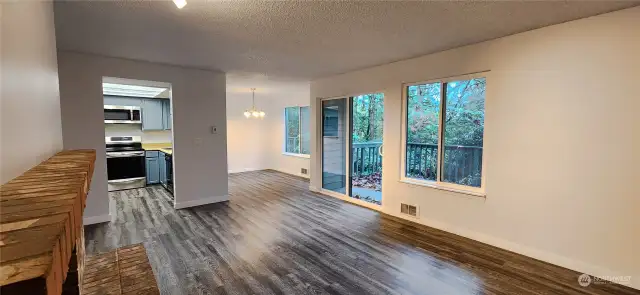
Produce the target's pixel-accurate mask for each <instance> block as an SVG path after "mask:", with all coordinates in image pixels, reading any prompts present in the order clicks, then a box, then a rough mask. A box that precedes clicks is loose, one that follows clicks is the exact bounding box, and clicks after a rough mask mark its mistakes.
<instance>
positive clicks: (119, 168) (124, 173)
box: [105, 136, 146, 191]
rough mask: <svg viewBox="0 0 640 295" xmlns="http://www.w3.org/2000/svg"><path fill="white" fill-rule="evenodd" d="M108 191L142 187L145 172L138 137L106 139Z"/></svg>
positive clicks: (142, 152) (142, 151)
mask: <svg viewBox="0 0 640 295" xmlns="http://www.w3.org/2000/svg"><path fill="white" fill-rule="evenodd" d="M105 141H106V143H107V175H108V180H109V181H108V188H109V191H117V190H123V189H132V188H140V187H144V186H145V184H146V170H145V158H144V150H143V149H142V143H141V138H140V136H114V137H106V138H105Z"/></svg>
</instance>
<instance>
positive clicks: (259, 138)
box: [227, 88, 271, 173]
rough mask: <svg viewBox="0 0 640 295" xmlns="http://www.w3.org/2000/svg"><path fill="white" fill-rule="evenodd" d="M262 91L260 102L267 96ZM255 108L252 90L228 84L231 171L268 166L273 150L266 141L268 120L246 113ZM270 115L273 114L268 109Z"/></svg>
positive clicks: (228, 130)
mask: <svg viewBox="0 0 640 295" xmlns="http://www.w3.org/2000/svg"><path fill="white" fill-rule="evenodd" d="M258 95H259V101H258V103H259V105H260V107H263V106H264V105H265V103H264V102H265V99H266V97H264V96H261V95H260V94H258ZM249 108H251V92H239V91H229V89H228V88H227V150H228V151H229V152H228V157H229V159H228V162H229V173H238V172H244V171H254V170H262V169H268V168H269V164H268V161H267V158H268V157H269V151H268V150H267V148H266V147H267V146H268V144H267V143H265V141H268V140H270V138H269V137H268V136H267V135H266V134H265V130H266V126H265V122H264V120H256V119H247V118H245V117H244V115H243V113H244V111H245V110H246V109H249ZM267 115H268V116H270V115H271V114H269V113H267Z"/></svg>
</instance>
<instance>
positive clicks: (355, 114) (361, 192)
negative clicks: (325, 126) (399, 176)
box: [349, 93, 384, 205]
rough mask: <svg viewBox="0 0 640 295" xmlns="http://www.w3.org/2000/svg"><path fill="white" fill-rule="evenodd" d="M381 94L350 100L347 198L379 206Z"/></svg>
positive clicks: (381, 129)
mask: <svg viewBox="0 0 640 295" xmlns="http://www.w3.org/2000/svg"><path fill="white" fill-rule="evenodd" d="M383 100H384V94H382V93H372V94H364V95H358V96H354V97H351V104H350V111H349V118H350V120H349V121H350V136H349V137H350V145H351V154H350V164H351V165H350V169H349V175H350V181H349V184H350V190H349V196H350V197H352V198H355V199H359V200H363V201H366V202H369V203H372V204H377V205H381V204H382V133H383V125H384V124H383V123H384V121H383V118H384V103H383Z"/></svg>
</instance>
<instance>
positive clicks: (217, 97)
mask: <svg viewBox="0 0 640 295" xmlns="http://www.w3.org/2000/svg"><path fill="white" fill-rule="evenodd" d="M58 65H59V75H60V96H61V97H60V102H61V109H62V133H63V137H64V147H65V148H69V149H72V148H92V149H96V150H97V151H98V157H97V160H96V168H95V169H96V172H95V176H94V180H93V183H92V185H91V191H90V193H89V198H88V201H87V208H86V210H85V223H97V222H104V221H108V220H109V219H110V217H109V198H108V195H107V177H106V171H107V167H106V158H105V143H104V136H105V131H104V121H103V120H104V119H103V118H104V114H103V97H102V87H101V83H102V78H103V77H118V78H127V79H136V80H147V81H158V82H166V83H171V86H172V102H171V103H172V104H173V123H174V124H173V125H174V126H173V129H172V132H173V147H174V151H173V154H174V174H175V184H174V189H175V201H176V204H175V205H176V207H178V208H183V207H189V206H195V205H201V204H206V203H211V202H214V201H220V200H226V199H227V198H228V184H227V141H226V138H227V133H226V130H227V128H226V114H225V112H226V111H225V110H226V95H225V93H226V91H225V74H224V73H222V72H214V71H206V70H198V69H191V68H185V67H174V66H168V65H161V64H155V63H149V62H140V61H133V60H126V59H119V58H110V57H103V56H97V55H91V54H82V53H76V52H66V51H59V52H58ZM211 126H216V127H217V130H218V132H217V133H216V134H211V133H210V127H211Z"/></svg>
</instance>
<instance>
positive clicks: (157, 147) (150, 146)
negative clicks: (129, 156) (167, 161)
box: [142, 142, 173, 155]
mask: <svg viewBox="0 0 640 295" xmlns="http://www.w3.org/2000/svg"><path fill="white" fill-rule="evenodd" d="M171 148H172V144H171V143H170V142H163V143H143V144H142V149H144V150H145V151H161V152H163V153H165V154H169V155H173V150H172V149H171Z"/></svg>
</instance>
